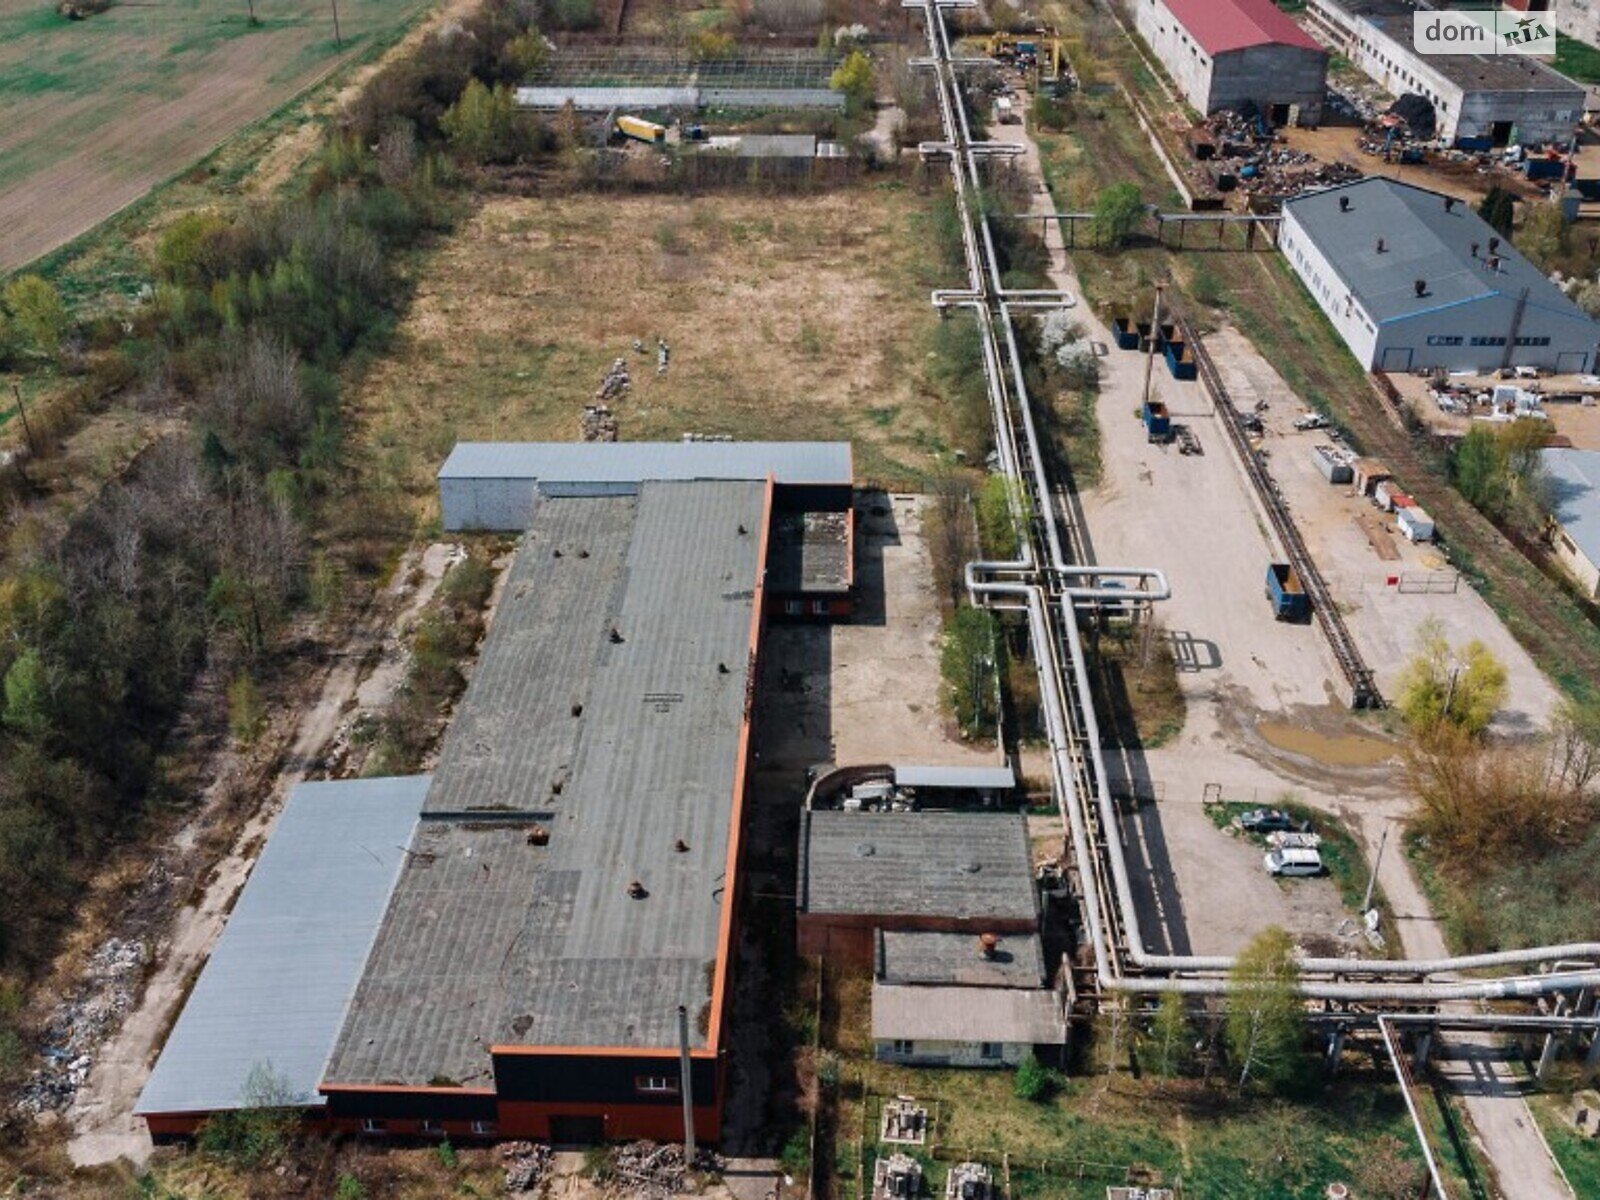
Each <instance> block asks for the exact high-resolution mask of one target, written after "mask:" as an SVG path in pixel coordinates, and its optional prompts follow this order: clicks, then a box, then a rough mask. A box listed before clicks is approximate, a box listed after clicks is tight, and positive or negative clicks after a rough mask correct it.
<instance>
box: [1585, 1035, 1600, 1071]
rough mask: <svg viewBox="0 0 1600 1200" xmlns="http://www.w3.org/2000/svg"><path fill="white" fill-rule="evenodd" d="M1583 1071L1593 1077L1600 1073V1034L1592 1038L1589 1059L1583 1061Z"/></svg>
mask: <svg viewBox="0 0 1600 1200" xmlns="http://www.w3.org/2000/svg"><path fill="white" fill-rule="evenodd" d="M1583 1069H1584V1070H1585V1071H1586V1072H1588V1074H1589V1075H1591V1076H1593V1075H1594V1074H1595V1072H1597V1071H1600V1033H1596V1034H1594V1035H1593V1036H1592V1037H1591V1038H1590V1041H1589V1057H1587V1058H1586V1059H1584V1060H1583Z"/></svg>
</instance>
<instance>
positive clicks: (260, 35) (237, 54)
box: [0, 0, 431, 272]
mask: <svg viewBox="0 0 1600 1200" xmlns="http://www.w3.org/2000/svg"><path fill="white" fill-rule="evenodd" d="M430 2H431V0H343V2H342V3H341V4H340V5H339V21H340V28H341V31H342V32H343V35H344V46H343V49H342V50H341V49H340V48H339V47H338V46H336V45H335V43H334V38H333V25H332V20H331V18H330V9H329V6H328V5H327V4H326V3H324V2H323V0H256V4H255V9H256V15H257V17H258V20H259V23H258V24H257V25H255V26H252V25H250V24H249V23H248V15H247V12H246V6H245V5H244V4H243V3H238V2H236V0H162V2H161V3H159V4H145V5H136V4H118V5H116V6H114V7H113V8H112V9H111V10H110V11H109V12H106V13H102V14H100V15H98V16H95V17H92V18H90V19H88V20H85V21H69V20H67V19H66V18H65V17H61V16H58V15H57V14H56V12H55V6H54V5H53V4H51V3H47V2H46V0H0V111H3V112H4V113H5V114H6V119H5V120H4V121H3V122H0V272H5V271H10V270H14V269H16V268H17V267H20V266H22V265H23V264H25V263H28V262H31V261H32V260H33V259H35V258H37V257H39V256H40V255H42V254H45V253H47V252H48V251H50V250H52V249H54V248H55V247H57V246H59V245H61V244H62V243H63V242H66V241H69V240H70V239H72V238H74V237H76V236H77V235H79V234H81V233H83V232H84V231H86V230H88V229H90V228H91V227H92V226H94V225H95V224H97V223H98V222H100V221H103V220H104V219H105V218H107V217H109V216H110V215H111V214H112V213H114V212H116V211H117V210H118V209H120V208H122V207H123V206H124V205H126V204H129V203H131V202H132V201H134V200H136V199H138V198H139V197H140V196H142V195H143V194H144V193H145V192H146V191H148V190H149V189H150V188H151V187H152V186H154V185H155V184H157V183H159V182H160V181H161V180H163V179H166V178H167V177H169V176H171V175H173V174H174V173H175V172H178V171H181V170H182V169H183V168H185V167H186V166H188V165H189V164H190V163H192V162H194V161H195V160H196V159H198V158H200V157H201V156H202V155H204V154H205V153H206V152H207V151H209V150H211V149H212V148H213V147H214V146H216V145H218V144H219V143H220V142H222V141H223V139H225V138H226V137H227V136H228V135H229V134H231V133H233V132H234V131H235V130H236V129H238V128H240V127H241V126H243V125H246V124H248V123H250V122H252V121H255V120H258V119H260V118H261V117H264V116H266V115H267V114H269V113H271V112H272V111H274V110H275V109H277V108H278V107H279V106H281V105H283V104H284V103H285V102H287V101H288V100H290V99H291V98H292V97H294V96H295V95H297V94H298V93H300V92H301V91H302V90H304V89H305V88H306V87H307V86H308V85H309V84H311V83H313V82H314V81H315V80H317V79H319V78H320V77H322V76H323V75H325V74H326V73H327V72H328V71H329V70H331V69H332V68H333V67H335V66H336V65H338V63H340V62H342V61H345V60H347V59H348V58H349V57H351V56H355V55H359V54H361V53H363V52H364V51H366V50H368V49H369V48H371V47H372V46H374V45H376V44H379V43H382V42H386V41H389V40H392V38H393V37H394V35H396V34H397V33H398V32H400V31H401V30H402V29H404V28H405V26H406V25H408V24H409V23H410V21H411V20H412V18H414V17H415V16H416V15H417V14H418V13H420V12H422V11H423V10H424V9H425V8H427V7H428V6H429V4H430Z"/></svg>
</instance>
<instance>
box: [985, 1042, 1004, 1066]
mask: <svg viewBox="0 0 1600 1200" xmlns="http://www.w3.org/2000/svg"><path fill="white" fill-rule="evenodd" d="M1005 1056H1006V1048H1005V1047H1004V1046H1002V1045H1001V1044H1000V1043H999V1042H982V1043H980V1044H979V1046H978V1057H979V1058H982V1059H986V1060H988V1061H990V1062H996V1061H998V1060H1000V1059H1002V1058H1004V1057H1005Z"/></svg>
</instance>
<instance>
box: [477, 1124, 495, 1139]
mask: <svg viewBox="0 0 1600 1200" xmlns="http://www.w3.org/2000/svg"><path fill="white" fill-rule="evenodd" d="M472 1132H473V1133H475V1134H477V1135H478V1136H479V1137H493V1136H494V1122H493V1121H474V1122H473V1123H472Z"/></svg>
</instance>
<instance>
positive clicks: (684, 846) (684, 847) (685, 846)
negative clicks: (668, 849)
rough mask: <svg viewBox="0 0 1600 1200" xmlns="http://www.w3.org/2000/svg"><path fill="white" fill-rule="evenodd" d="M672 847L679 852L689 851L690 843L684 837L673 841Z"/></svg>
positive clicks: (685, 852)
mask: <svg viewBox="0 0 1600 1200" xmlns="http://www.w3.org/2000/svg"><path fill="white" fill-rule="evenodd" d="M672 848H673V849H674V850H676V851H677V852H678V853H679V854H687V853H689V843H688V842H686V841H684V840H683V839H682V838H679V839H678V840H677V841H675V842H673V843H672Z"/></svg>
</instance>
